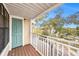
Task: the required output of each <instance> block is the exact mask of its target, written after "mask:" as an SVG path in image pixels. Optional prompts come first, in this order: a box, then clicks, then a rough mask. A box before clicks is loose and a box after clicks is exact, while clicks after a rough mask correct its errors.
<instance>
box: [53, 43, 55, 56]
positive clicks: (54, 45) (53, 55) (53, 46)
mask: <svg viewBox="0 0 79 59" xmlns="http://www.w3.org/2000/svg"><path fill="white" fill-rule="evenodd" d="M54 49H55V42H53V56H54V55H55V53H54Z"/></svg>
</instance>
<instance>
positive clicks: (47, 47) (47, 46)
mask: <svg viewBox="0 0 79 59" xmlns="http://www.w3.org/2000/svg"><path fill="white" fill-rule="evenodd" d="M47 39H48V38H47ZM46 42H47V56H48V47H49V46H48V40H47V41H46Z"/></svg>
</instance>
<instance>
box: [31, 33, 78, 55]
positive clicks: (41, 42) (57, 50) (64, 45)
mask: <svg viewBox="0 0 79 59" xmlns="http://www.w3.org/2000/svg"><path fill="white" fill-rule="evenodd" d="M31 44H32V45H33V47H34V48H35V49H36V50H37V51H38V52H39V53H40V54H41V55H44V56H77V55H79V49H78V46H79V43H78V42H72V41H68V40H64V39H60V38H55V37H49V36H45V35H36V34H32V42H31Z"/></svg>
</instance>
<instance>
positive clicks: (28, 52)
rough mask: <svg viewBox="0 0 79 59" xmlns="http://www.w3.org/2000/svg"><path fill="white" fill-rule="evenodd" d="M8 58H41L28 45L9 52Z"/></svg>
mask: <svg viewBox="0 0 79 59" xmlns="http://www.w3.org/2000/svg"><path fill="white" fill-rule="evenodd" d="M8 56H41V55H40V54H39V53H38V52H37V51H36V50H35V49H34V48H33V46H32V45H30V44H28V45H25V46H24V47H18V48H14V49H12V50H11V51H9V53H8Z"/></svg>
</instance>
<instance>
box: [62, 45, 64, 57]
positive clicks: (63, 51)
mask: <svg viewBox="0 0 79 59" xmlns="http://www.w3.org/2000/svg"><path fill="white" fill-rule="evenodd" d="M63 55H64V46H63V45H62V56H63Z"/></svg>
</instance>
